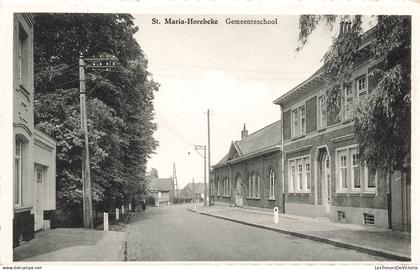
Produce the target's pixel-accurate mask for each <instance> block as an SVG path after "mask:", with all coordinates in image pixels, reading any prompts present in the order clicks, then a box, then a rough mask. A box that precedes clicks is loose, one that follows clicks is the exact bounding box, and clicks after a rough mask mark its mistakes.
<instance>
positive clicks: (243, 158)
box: [226, 145, 281, 165]
mask: <svg viewBox="0 0 420 270" xmlns="http://www.w3.org/2000/svg"><path fill="white" fill-rule="evenodd" d="M280 150H281V146H280V145H275V146H271V147H269V148H266V149H262V150H260V151H257V152H253V153H250V154H248V155H246V156H242V157H238V158H235V159H231V160H229V161H228V162H227V163H226V165H229V164H235V163H238V162H241V161H243V160H245V159H249V158H253V157H258V156H261V155H265V154H269V153H272V152H275V151H280Z"/></svg>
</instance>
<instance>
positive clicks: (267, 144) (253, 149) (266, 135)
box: [213, 120, 281, 167]
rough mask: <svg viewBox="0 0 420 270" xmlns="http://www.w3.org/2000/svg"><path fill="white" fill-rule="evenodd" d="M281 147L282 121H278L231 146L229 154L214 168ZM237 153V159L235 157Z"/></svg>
mask: <svg viewBox="0 0 420 270" xmlns="http://www.w3.org/2000/svg"><path fill="white" fill-rule="evenodd" d="M280 147H281V120H278V121H276V122H274V123H272V124H270V125H268V126H266V127H264V128H262V129H260V130H257V131H255V132H254V133H251V134H249V135H248V136H247V137H245V138H243V139H242V140H240V141H234V142H232V144H231V147H230V150H229V152H228V153H227V154H226V155H225V156H224V157H223V158H222V159H221V160H220V161H219V162H218V163H217V164H215V165H214V166H213V167H220V166H223V165H226V164H228V163H230V162H234V161H236V160H242V159H244V158H245V159H246V158H251V157H254V156H258V155H262V154H264V153H266V152H265V151H268V150H280ZM232 151H236V153H237V157H233V155H232Z"/></svg>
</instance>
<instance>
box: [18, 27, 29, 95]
mask: <svg viewBox="0 0 420 270" xmlns="http://www.w3.org/2000/svg"><path fill="white" fill-rule="evenodd" d="M18 69H19V84H20V85H21V86H23V87H24V88H27V87H28V75H29V74H28V72H29V45H28V34H27V33H26V31H25V29H23V27H22V25H21V24H19V47H18Z"/></svg>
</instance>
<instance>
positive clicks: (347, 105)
mask: <svg viewBox="0 0 420 270" xmlns="http://www.w3.org/2000/svg"><path fill="white" fill-rule="evenodd" d="M343 88H344V118H351V117H352V116H353V111H354V104H353V103H354V96H353V88H352V87H351V85H348V84H346V85H344V87H343Z"/></svg>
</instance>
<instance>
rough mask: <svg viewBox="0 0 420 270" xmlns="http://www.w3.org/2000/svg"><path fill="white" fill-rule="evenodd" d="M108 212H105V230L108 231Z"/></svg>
mask: <svg viewBox="0 0 420 270" xmlns="http://www.w3.org/2000/svg"><path fill="white" fill-rule="evenodd" d="M108 225H109V224H108V213H104V231H105V232H107V231H108Z"/></svg>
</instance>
